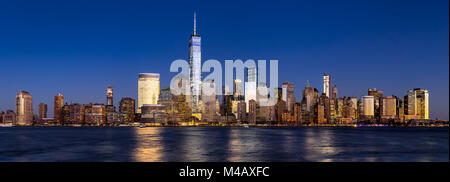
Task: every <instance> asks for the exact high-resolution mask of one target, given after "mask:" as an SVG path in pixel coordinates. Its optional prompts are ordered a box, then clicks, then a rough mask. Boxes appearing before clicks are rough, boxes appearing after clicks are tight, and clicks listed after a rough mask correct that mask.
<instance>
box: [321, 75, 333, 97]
mask: <svg viewBox="0 0 450 182" xmlns="http://www.w3.org/2000/svg"><path fill="white" fill-rule="evenodd" d="M323 93H325V96H327V97H328V98H330V96H331V76H330V75H329V74H323Z"/></svg>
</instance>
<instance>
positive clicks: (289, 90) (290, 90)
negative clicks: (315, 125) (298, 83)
mask: <svg viewBox="0 0 450 182" xmlns="http://www.w3.org/2000/svg"><path fill="white" fill-rule="evenodd" d="M281 89H282V99H283V101H285V102H286V106H287V111H288V112H289V113H290V114H293V113H294V104H295V96H294V84H293V83H290V82H284V83H283V85H282V87H281Z"/></svg>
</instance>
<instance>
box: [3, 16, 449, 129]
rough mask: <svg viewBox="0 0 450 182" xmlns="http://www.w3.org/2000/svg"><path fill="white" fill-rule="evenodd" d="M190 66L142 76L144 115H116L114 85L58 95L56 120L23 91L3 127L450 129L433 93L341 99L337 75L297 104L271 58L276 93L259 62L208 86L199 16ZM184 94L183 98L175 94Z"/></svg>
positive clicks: (132, 107) (124, 110)
mask: <svg viewBox="0 0 450 182" xmlns="http://www.w3.org/2000/svg"><path fill="white" fill-rule="evenodd" d="M227 61H228V60H227ZM184 62H185V64H184V65H185V66H186V67H187V69H185V70H184V71H182V72H181V73H180V74H179V75H177V76H175V77H174V79H172V81H171V86H170V87H165V88H162V89H161V88H160V75H159V73H140V74H139V76H138V98H137V109H136V100H135V99H134V98H131V97H124V98H122V99H121V100H120V102H119V104H118V109H116V106H115V105H114V102H113V87H112V86H108V87H107V88H106V103H89V104H79V103H71V104H68V103H65V102H64V96H63V94H61V93H58V94H57V95H56V96H54V108H53V109H54V116H53V118H50V117H48V116H47V111H48V107H47V104H45V103H40V104H39V108H38V114H35V113H34V111H33V101H32V95H31V93H29V92H27V91H23V90H20V91H19V92H18V93H17V95H16V110H15V111H14V110H7V111H5V112H3V111H2V112H0V126H2V127H10V126H139V127H146V126H243V127H249V126H448V121H444V120H439V119H437V118H436V119H431V118H430V114H429V113H430V112H429V108H430V107H429V92H428V90H426V89H422V88H414V89H410V90H407V91H406V93H405V96H403V97H397V96H394V95H392V96H385V95H383V91H381V90H377V89H375V88H374V89H371V88H369V89H368V93H367V95H366V96H362V97H361V98H357V97H354V96H352V97H346V96H341V97H339V96H338V88H337V87H336V85H334V86H332V82H331V80H332V79H331V75H330V74H324V75H323V93H319V91H318V89H317V88H313V87H311V86H310V85H309V83H307V84H306V86H305V88H304V89H303V91H302V93H303V94H302V99H301V101H300V102H297V101H296V98H295V96H294V84H293V83H291V82H283V83H282V86H281V88H279V87H278V76H277V75H278V61H277V60H270V88H268V87H267V86H268V85H267V83H266V81H265V77H266V74H265V71H266V67H265V64H266V62H265V60H264V62H263V63H262V64H260V63H261V60H259V61H258V66H256V64H255V63H254V61H253V60H248V61H246V62H245V63H242V61H240V60H236V61H234V62H231V63H234V66H232V67H231V75H230V74H227V73H229V71H230V68H229V67H227V64H226V71H225V72H226V84H225V85H226V86H222V84H221V83H222V78H221V75H222V73H221V72H220V73H219V74H218V75H220V78H214V79H211V77H210V76H208V77H207V78H205V80H203V81H202V71H205V66H204V65H203V67H202V59H201V37H200V35H198V34H197V31H196V16H195V13H194V31H193V34H192V35H191V37H190V39H189V62H187V61H184ZM207 62H208V63H209V64H210V65H209V66H206V67H207V68H208V69H207V70H209V69H210V68H211V67H214V65H217V64H218V65H219V66H220V62H218V61H215V62H214V61H211V62H210V60H208V61H207ZM250 63H251V64H250ZM174 64H175V66H174ZM177 64H180V65H183V62H182V60H181V62H180V60H177V61H174V62H173V65H172V66H171V69H170V70H171V71H173V70H174V71H177V70H178V68H179V67H182V66H179V65H178V67H177V66H176V65H177ZM261 65H264V66H261ZM172 67H175V68H173V69H172ZM274 67H275V68H274ZM202 68H203V69H202ZM214 68H215V69H214V71H216V67H214ZM220 68H221V67H220ZM234 69H236V77H237V78H236V79H234V77H233V70H234ZM244 69H247V74H246V75H245V76H244ZM239 70H240V71H239ZM273 70H275V71H273ZM274 73H275V74H274ZM211 75H213V74H211ZM230 76H231V79H229V78H230ZM230 82H231V83H230ZM274 85H276V86H277V87H275V86H274ZM272 87H274V88H272ZM180 88H181V90H182V91H181V92H180V91H176V90H178V89H180ZM210 88H212V90H210ZM218 88H221V89H222V92H218ZM244 91H245V92H244ZM219 96H220V97H219ZM220 99H221V102H219V100H220Z"/></svg>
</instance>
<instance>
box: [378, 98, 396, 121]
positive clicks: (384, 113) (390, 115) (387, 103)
mask: <svg viewBox="0 0 450 182" xmlns="http://www.w3.org/2000/svg"><path fill="white" fill-rule="evenodd" d="M382 103H383V104H382V108H381V119H394V118H395V117H396V116H397V98H395V97H393V96H387V97H383V102H382Z"/></svg>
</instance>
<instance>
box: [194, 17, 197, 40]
mask: <svg viewBox="0 0 450 182" xmlns="http://www.w3.org/2000/svg"><path fill="white" fill-rule="evenodd" d="M194 35H197V18H196V15H195V11H194Z"/></svg>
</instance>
